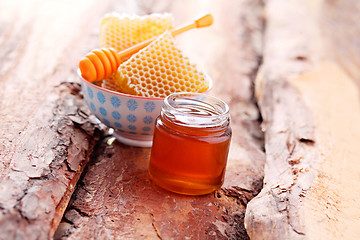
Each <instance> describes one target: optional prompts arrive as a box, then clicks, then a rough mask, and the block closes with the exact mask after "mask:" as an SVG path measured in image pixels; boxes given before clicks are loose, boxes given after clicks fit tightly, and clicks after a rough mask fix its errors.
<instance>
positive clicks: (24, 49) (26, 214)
mask: <svg viewBox="0 0 360 240" xmlns="http://www.w3.org/2000/svg"><path fill="white" fill-rule="evenodd" d="M112 11H117V12H119V13H123V12H125V13H130V14H131V13H136V14H139V15H142V14H149V13H152V12H165V11H166V12H170V13H172V14H173V15H174V18H175V25H176V26H179V25H182V24H184V23H187V22H189V21H191V20H192V19H194V17H197V16H199V15H201V14H202V13H204V12H210V13H212V14H213V15H214V19H215V22H214V25H213V26H211V27H209V28H205V29H198V30H192V31H190V32H187V33H184V34H183V35H181V36H178V37H177V38H176V41H177V43H178V46H179V48H180V49H181V50H183V52H184V54H185V55H187V56H188V57H189V58H190V59H191V60H192V61H193V62H195V63H196V64H197V65H198V66H199V67H200V68H202V69H203V70H204V71H205V72H206V73H207V74H209V75H210V76H211V77H212V78H213V80H214V89H213V90H212V92H211V94H212V95H215V96H217V97H220V98H221V99H223V100H225V101H226V102H227V103H228V104H229V105H230V110H231V116H232V122H231V125H232V129H233V139H232V143H231V149H230V155H229V161H228V166H227V172H226V177H225V183H224V185H223V187H222V188H221V189H220V190H218V191H216V192H215V193H213V194H209V195H205V196H196V197H188V196H181V195H176V194H172V193H169V192H166V191H164V190H162V189H160V188H158V187H157V186H155V185H153V184H152V183H151V181H150V180H149V178H148V175H147V164H148V160H149V154H150V151H151V149H146V148H134V147H129V146H125V145H123V144H120V143H119V142H117V141H116V140H115V141H114V138H113V137H112V136H111V135H110V134H109V132H108V131H107V129H105V127H104V125H102V124H101V123H100V122H99V121H98V120H97V119H96V118H95V117H94V116H93V115H91V113H90V112H89V109H88V108H87V106H86V105H85V103H84V101H83V99H82V93H81V89H80V86H79V79H78V78H77V75H76V68H77V63H78V60H79V59H80V58H81V57H82V56H83V55H84V54H86V53H87V52H88V51H89V50H92V49H93V48H96V47H97V46H98V29H99V21H100V19H101V17H102V16H103V15H104V14H105V13H108V12H112ZM359 18H360V2H359V1H357V0H346V1H339V0H314V1H313V0H305V1H302V0H292V1H280V0H267V1H261V0H229V1H221V0H211V1H210V0H209V1H200V0H199V1H192V0H176V1H161V0H152V1H140V0H138V1H132V0H120V1H111V0H104V1H98V0H90V1H82V0H75V1H61V0H54V1H45V0H33V1H21V0H3V1H0V46H1V48H0V96H1V97H0V121H1V124H0V161H1V165H0V172H1V173H0V239H53V238H55V239H249V238H251V239H358V236H359V234H360V233H359V229H360V219H359V216H360V212H359V211H360V201H359V199H360V196H359V193H360V189H359V185H358V183H359V181H360V179H359V176H360V169H359V166H360V165H359V164H358V158H359V156H360V152H359V148H358V142H359V140H360V127H358V122H359V120H360V106H359V99H360V98H359V86H360V80H359V79H360V70H359V66H360V44H359V37H358V36H359V35H360V26H359V22H360V19H359ZM260 113H261V114H260ZM260 123H261V125H260ZM259 192H260V193H259ZM255 196H256V197H255Z"/></svg>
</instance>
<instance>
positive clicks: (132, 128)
mask: <svg viewBox="0 0 360 240" xmlns="http://www.w3.org/2000/svg"><path fill="white" fill-rule="evenodd" d="M128 128H129V129H130V130H133V131H135V130H136V127H135V126H134V125H129V126H128Z"/></svg>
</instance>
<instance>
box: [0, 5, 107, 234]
mask: <svg viewBox="0 0 360 240" xmlns="http://www.w3.org/2000/svg"><path fill="white" fill-rule="evenodd" d="M106 7H107V3H106V2H104V4H103V5H100V6H99V4H96V2H95V1H87V2H86V3H84V2H83V1H71V2H63V1H51V2H49V1H42V0H38V1H10V0H9V1H1V2H0V9H1V14H0V26H1V27H0V32H1V34H0V43H1V48H0V63H1V64H0V78H1V81H0V96H1V98H0V121H1V125H0V160H1V165H0V172H1V174H0V208H1V211H0V229H1V231H0V238H1V239H47V238H51V236H52V235H53V234H54V232H55V230H56V228H57V226H58V224H59V221H60V220H61V218H62V215H63V213H64V211H65V209H66V206H67V204H68V202H69V200H70V196H71V194H72V192H73V191H74V187H75V185H76V183H77V180H78V179H79V177H80V175H81V173H82V171H83V169H84V166H85V165H86V163H87V162H88V160H89V156H90V154H91V152H92V149H93V147H94V145H95V143H96V140H97V138H99V137H100V136H101V131H100V127H99V123H98V121H96V120H95V119H94V118H92V117H89V115H90V113H89V111H88V109H87V108H85V107H84V104H83V100H82V99H81V95H80V94H79V91H80V87H79V84H77V83H76V81H74V78H75V76H76V75H75V66H76V63H77V59H79V57H80V56H81V55H82V54H83V52H84V49H86V46H88V44H89V40H88V39H84V38H83V35H82V33H81V31H79V29H83V30H87V31H93V29H92V27H91V25H93V24H95V23H96V21H97V17H98V16H99V15H102V14H103V12H104V11H106V10H105V9H106ZM88 15H89V16H93V18H90V17H89V18H84V17H85V16H88Z"/></svg>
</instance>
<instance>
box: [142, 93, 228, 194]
mask: <svg viewBox="0 0 360 240" xmlns="http://www.w3.org/2000/svg"><path fill="white" fill-rule="evenodd" d="M229 124H230V113H229V107H228V105H227V104H226V103H225V102H223V101H222V100H220V99H218V98H215V97H212V96H209V95H205V94H200V93H174V94H171V95H169V96H168V97H166V98H165V100H164V104H163V107H162V110H161V114H160V116H159V117H158V118H157V120H156V125H155V132H154V138H153V146H152V150H151V157H150V164H149V175H150V178H151V179H152V181H153V182H154V183H155V184H157V185H159V186H160V187H162V188H165V189H167V190H170V191H173V192H176V193H181V194H187V195H202V194H207V193H210V192H213V191H214V190H216V189H218V188H220V187H221V185H222V184H223V182H224V175H225V168H226V163H227V157H228V152H229V147H230V139H231V128H230V125H229Z"/></svg>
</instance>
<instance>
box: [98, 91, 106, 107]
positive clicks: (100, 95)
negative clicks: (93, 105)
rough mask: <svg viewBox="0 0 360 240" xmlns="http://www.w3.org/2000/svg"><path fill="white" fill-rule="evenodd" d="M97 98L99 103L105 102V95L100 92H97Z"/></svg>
mask: <svg viewBox="0 0 360 240" xmlns="http://www.w3.org/2000/svg"><path fill="white" fill-rule="evenodd" d="M97 99H98V100H99V102H100V103H101V104H104V103H105V102H106V99H105V96H104V94H103V93H102V92H98V93H97Z"/></svg>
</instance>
